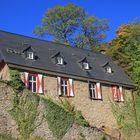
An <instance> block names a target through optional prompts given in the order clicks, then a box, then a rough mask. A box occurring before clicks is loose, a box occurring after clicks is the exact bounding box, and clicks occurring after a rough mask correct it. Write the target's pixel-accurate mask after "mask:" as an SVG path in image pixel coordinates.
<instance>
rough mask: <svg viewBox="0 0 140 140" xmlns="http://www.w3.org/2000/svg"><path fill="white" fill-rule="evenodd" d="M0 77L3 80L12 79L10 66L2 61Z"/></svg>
mask: <svg viewBox="0 0 140 140" xmlns="http://www.w3.org/2000/svg"><path fill="white" fill-rule="evenodd" d="M0 79H2V80H9V79H10V73H9V67H8V65H7V64H5V63H4V62H0Z"/></svg>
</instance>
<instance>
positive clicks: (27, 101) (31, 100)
mask: <svg viewBox="0 0 140 140" xmlns="http://www.w3.org/2000/svg"><path fill="white" fill-rule="evenodd" d="M38 105H39V96H36V95H34V94H33V93H23V94H15V96H14V99H13V108H12V109H11V110H10V111H9V112H10V114H11V116H12V117H13V118H14V120H15V121H16V123H17V125H18V130H19V132H20V135H21V136H22V137H23V138H25V139H26V138H28V137H29V136H30V134H31V133H32V132H33V131H34V129H35V128H36V127H37V126H38V125H39V124H40V123H39V124H35V122H36V118H37V116H38V111H37V107H38Z"/></svg>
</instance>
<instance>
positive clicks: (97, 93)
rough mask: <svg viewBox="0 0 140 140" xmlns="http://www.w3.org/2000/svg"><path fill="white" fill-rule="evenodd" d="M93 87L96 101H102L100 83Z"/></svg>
mask: <svg viewBox="0 0 140 140" xmlns="http://www.w3.org/2000/svg"><path fill="white" fill-rule="evenodd" d="M95 87H96V88H95V89H96V98H97V99H102V95H101V85H100V83H96V85H95Z"/></svg>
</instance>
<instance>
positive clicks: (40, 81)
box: [37, 74, 43, 93]
mask: <svg viewBox="0 0 140 140" xmlns="http://www.w3.org/2000/svg"><path fill="white" fill-rule="evenodd" d="M37 93H43V76H42V74H38V75H37Z"/></svg>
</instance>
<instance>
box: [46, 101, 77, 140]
mask: <svg viewBox="0 0 140 140" xmlns="http://www.w3.org/2000/svg"><path fill="white" fill-rule="evenodd" d="M44 104H45V106H46V119H47V121H48V126H49V129H50V130H51V131H52V133H53V135H54V136H55V137H56V138H58V139H60V138H62V137H63V136H64V134H65V133H66V132H67V131H68V129H69V128H70V127H71V126H72V125H73V122H74V116H73V115H72V114H71V113H69V112H66V111H65V110H64V109H63V108H62V107H60V106H59V105H57V104H55V103H54V102H52V101H51V100H49V99H44Z"/></svg>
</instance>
